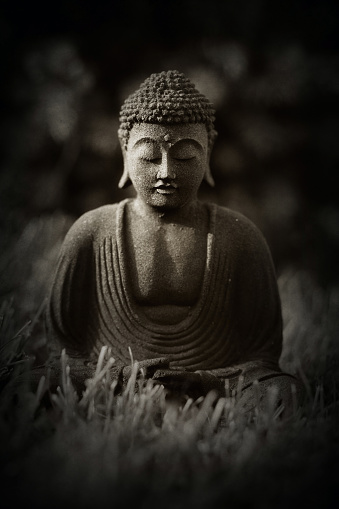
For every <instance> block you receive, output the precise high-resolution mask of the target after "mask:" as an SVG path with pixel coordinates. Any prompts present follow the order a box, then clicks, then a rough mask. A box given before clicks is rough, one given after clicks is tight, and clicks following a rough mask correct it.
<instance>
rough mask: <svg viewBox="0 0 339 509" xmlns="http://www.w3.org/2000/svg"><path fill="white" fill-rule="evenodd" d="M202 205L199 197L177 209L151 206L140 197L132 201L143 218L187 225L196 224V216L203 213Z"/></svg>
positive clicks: (134, 209) (135, 209) (136, 211)
mask: <svg viewBox="0 0 339 509" xmlns="http://www.w3.org/2000/svg"><path fill="white" fill-rule="evenodd" d="M202 206H203V204H202V203H201V202H200V201H198V200H197V199H196V200H192V201H190V202H189V203H186V204H185V205H184V206H183V207H180V208H175V209H160V208H157V207H151V206H150V205H148V204H147V203H145V202H144V201H142V200H141V199H140V198H138V197H137V198H135V199H134V200H133V203H132V209H133V212H134V213H135V214H137V215H138V216H139V217H141V218H144V219H146V220H147V219H149V220H151V221H155V222H159V223H178V224H185V225H187V226H190V225H192V226H193V225H194V223H195V222H196V218H197V217H198V216H200V214H201V211H202Z"/></svg>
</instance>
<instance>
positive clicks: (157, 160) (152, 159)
mask: <svg viewBox="0 0 339 509" xmlns="http://www.w3.org/2000/svg"><path fill="white" fill-rule="evenodd" d="M141 159H142V160H143V161H147V162H148V163H160V161H161V158H160V157H142V158H141Z"/></svg>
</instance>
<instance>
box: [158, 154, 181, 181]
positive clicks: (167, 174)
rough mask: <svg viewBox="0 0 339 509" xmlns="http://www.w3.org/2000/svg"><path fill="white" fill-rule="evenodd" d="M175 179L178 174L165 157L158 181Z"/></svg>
mask: <svg viewBox="0 0 339 509" xmlns="http://www.w3.org/2000/svg"><path fill="white" fill-rule="evenodd" d="M175 177H176V174H175V171H174V168H173V165H172V164H171V162H170V161H169V160H168V159H167V158H166V157H164V158H163V159H162V161H161V164H160V168H159V170H158V173H157V179H159V180H163V179H175Z"/></svg>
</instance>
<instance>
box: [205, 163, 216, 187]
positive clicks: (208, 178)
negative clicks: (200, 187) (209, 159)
mask: <svg viewBox="0 0 339 509" xmlns="http://www.w3.org/2000/svg"><path fill="white" fill-rule="evenodd" d="M204 180H206V182H207V183H208V184H209V185H210V186H211V187H214V186H215V182H214V178H213V177H212V173H211V168H210V165H209V164H208V165H207V168H206V171H205V175H204Z"/></svg>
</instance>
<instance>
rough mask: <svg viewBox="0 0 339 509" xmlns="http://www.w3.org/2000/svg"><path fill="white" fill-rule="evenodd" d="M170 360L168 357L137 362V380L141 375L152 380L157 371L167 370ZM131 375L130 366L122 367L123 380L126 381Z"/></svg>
mask: <svg viewBox="0 0 339 509" xmlns="http://www.w3.org/2000/svg"><path fill="white" fill-rule="evenodd" d="M169 363H170V359H169V358H168V357H157V358H156V359H146V360H144V361H139V362H138V367H139V369H138V378H139V377H140V375H141V373H142V374H143V376H144V377H145V378H153V376H154V373H155V372H156V371H158V370H161V369H162V368H163V369H165V370H166V369H167V368H169ZM131 374H132V366H124V368H123V378H124V379H128V378H129V377H130V376H131Z"/></svg>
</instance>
